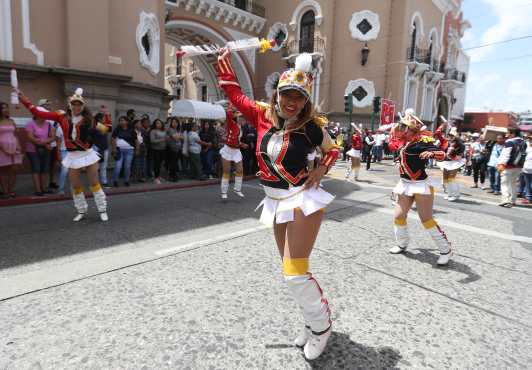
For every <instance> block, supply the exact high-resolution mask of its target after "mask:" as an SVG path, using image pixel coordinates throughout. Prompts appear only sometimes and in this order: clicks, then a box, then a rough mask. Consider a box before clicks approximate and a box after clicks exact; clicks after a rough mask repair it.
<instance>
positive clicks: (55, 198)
mask: <svg viewBox="0 0 532 370" xmlns="http://www.w3.org/2000/svg"><path fill="white" fill-rule="evenodd" d="M256 178H257V177H255V176H244V181H251V180H254V179H256ZM218 184H220V180H219V179H213V180H205V181H194V182H190V183H187V184H176V183H174V184H164V185H163V184H161V185H146V186H142V187H130V188H126V187H121V188H119V189H115V188H111V189H106V190H105V194H106V195H107V196H108V197H110V196H114V195H124V194H138V193H148V192H155V191H164V190H178V189H189V188H198V187H204V186H210V185H218ZM85 196H86V197H87V198H92V193H90V192H86V193H85ZM71 199H72V197H71V196H70V195H53V194H52V195H47V196H43V197H37V196H21V197H17V198H14V199H0V207H10V206H21V205H28V204H41V203H52V202H61V201H65V200H71Z"/></svg>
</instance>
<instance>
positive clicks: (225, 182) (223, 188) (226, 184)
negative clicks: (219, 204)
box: [220, 174, 229, 198]
mask: <svg viewBox="0 0 532 370" xmlns="http://www.w3.org/2000/svg"><path fill="white" fill-rule="evenodd" d="M220 190H221V192H222V198H224V196H225V198H227V191H228V190H229V175H225V174H224V175H223V176H222V182H221V183H220Z"/></svg>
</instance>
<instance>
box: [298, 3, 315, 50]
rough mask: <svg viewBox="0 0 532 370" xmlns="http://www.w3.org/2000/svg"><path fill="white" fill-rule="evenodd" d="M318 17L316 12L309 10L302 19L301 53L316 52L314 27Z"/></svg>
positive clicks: (300, 34)
mask: <svg viewBox="0 0 532 370" xmlns="http://www.w3.org/2000/svg"><path fill="white" fill-rule="evenodd" d="M315 24H316V17H315V14H314V11H312V10H309V11H307V12H306V13H305V14H303V17H301V27H300V31H299V52H300V53H313V52H314V26H315Z"/></svg>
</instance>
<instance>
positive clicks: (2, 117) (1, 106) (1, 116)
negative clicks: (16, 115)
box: [0, 101, 9, 119]
mask: <svg viewBox="0 0 532 370" xmlns="http://www.w3.org/2000/svg"><path fill="white" fill-rule="evenodd" d="M4 107H7V108H9V105H8V104H7V103H4V102H3V101H0V119H4V118H8V117H4V116H3V115H2V111H3V110H4Z"/></svg>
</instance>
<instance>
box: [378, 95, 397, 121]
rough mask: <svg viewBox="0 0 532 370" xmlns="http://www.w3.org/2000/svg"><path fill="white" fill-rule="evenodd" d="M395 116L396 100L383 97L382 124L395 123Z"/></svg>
mask: <svg viewBox="0 0 532 370" xmlns="http://www.w3.org/2000/svg"><path fill="white" fill-rule="evenodd" d="M394 117H395V102H394V101H393V100H388V99H381V126H382V125H389V124H391V123H393V121H394Z"/></svg>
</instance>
